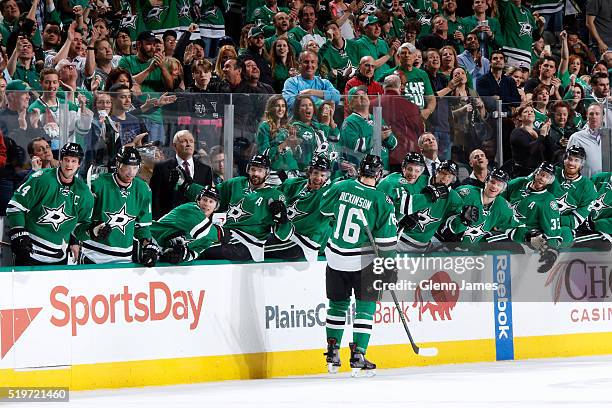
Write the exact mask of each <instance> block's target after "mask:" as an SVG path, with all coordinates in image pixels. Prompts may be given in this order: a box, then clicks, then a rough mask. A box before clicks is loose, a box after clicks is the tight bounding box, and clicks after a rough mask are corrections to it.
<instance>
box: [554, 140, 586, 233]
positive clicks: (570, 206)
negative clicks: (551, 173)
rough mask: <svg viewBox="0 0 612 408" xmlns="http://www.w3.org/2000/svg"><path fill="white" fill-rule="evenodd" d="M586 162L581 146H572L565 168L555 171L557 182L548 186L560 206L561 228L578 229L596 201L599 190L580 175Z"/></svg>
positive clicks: (567, 152) (564, 164)
mask: <svg viewBox="0 0 612 408" xmlns="http://www.w3.org/2000/svg"><path fill="white" fill-rule="evenodd" d="M585 160H586V152H585V150H584V148H583V147H581V146H576V145H573V146H570V147H568V148H567V150H566V151H565V156H564V158H563V168H556V169H555V181H553V182H552V184H550V185H549V186H548V191H550V192H551V193H552V195H554V196H555V198H556V199H557V204H559V212H560V213H561V226H562V227H569V228H570V229H571V230H575V229H576V228H578V226H579V225H580V224H582V223H583V222H584V220H585V219H586V217H587V216H588V215H589V206H590V205H591V203H592V202H593V200H595V198H596V194H597V190H595V186H594V185H593V182H592V181H591V180H590V179H589V178H587V177H583V176H582V175H581V174H580V170H581V169H582V166H583V164H584V161H585Z"/></svg>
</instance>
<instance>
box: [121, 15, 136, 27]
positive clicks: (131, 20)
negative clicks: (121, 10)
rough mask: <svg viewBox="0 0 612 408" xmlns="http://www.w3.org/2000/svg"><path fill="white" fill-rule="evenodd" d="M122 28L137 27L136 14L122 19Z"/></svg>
mask: <svg viewBox="0 0 612 408" xmlns="http://www.w3.org/2000/svg"><path fill="white" fill-rule="evenodd" d="M121 28H131V29H133V30H135V29H136V16H132V15H129V16H127V17H124V18H123V19H122V20H121Z"/></svg>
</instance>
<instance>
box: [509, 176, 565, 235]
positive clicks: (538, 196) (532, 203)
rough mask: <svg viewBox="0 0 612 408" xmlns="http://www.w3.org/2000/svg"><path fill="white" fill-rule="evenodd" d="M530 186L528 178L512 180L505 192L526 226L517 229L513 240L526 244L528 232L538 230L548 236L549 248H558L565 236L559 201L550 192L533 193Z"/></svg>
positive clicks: (518, 217) (516, 214)
mask: <svg viewBox="0 0 612 408" xmlns="http://www.w3.org/2000/svg"><path fill="white" fill-rule="evenodd" d="M530 185H531V180H530V179H529V178H528V177H519V178H515V179H513V180H510V182H509V183H508V187H507V188H506V191H505V192H504V197H505V198H506V200H508V202H509V203H510V205H511V207H512V209H513V210H514V215H515V217H516V218H517V220H519V222H521V223H522V224H523V225H524V226H522V227H519V228H517V230H516V233H515V234H514V235H513V236H512V237H511V238H512V239H513V240H514V241H517V242H524V241H525V235H526V234H527V232H528V231H530V230H532V229H538V230H540V231H541V232H542V233H543V234H544V235H546V238H547V241H548V245H549V246H553V247H558V246H559V245H560V243H561V240H562V239H563V236H562V233H561V219H560V218H561V214H560V212H559V205H558V204H557V200H556V198H555V196H554V195H553V194H552V193H550V192H549V191H548V190H542V191H533V190H532V189H530V188H529V187H530Z"/></svg>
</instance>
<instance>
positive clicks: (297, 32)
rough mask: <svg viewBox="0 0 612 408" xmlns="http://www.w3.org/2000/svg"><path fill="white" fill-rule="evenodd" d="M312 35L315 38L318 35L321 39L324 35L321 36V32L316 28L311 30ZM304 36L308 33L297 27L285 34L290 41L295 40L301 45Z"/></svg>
mask: <svg viewBox="0 0 612 408" xmlns="http://www.w3.org/2000/svg"><path fill="white" fill-rule="evenodd" d="M313 33H314V35H315V36H316V35H319V36H321V37H322V38H325V34H323V32H322V31H321V30H319V29H318V28H316V27H315V29H314V30H313ZM306 34H308V31H306V30H304V29H303V28H302V27H300V26H297V27H293V28H292V29H291V30H289V31H288V32H287V37H289V39H290V40H295V41H297V42H299V43H300V44H301V42H302V38H304V36H305V35H306Z"/></svg>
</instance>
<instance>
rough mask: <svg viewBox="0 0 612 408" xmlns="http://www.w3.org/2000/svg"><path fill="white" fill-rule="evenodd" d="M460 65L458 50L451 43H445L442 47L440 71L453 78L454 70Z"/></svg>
mask: <svg viewBox="0 0 612 408" xmlns="http://www.w3.org/2000/svg"><path fill="white" fill-rule="evenodd" d="M458 66H459V64H458V63H457V51H455V49H454V48H453V47H451V46H450V45H445V46H444V47H442V48H440V72H441V73H442V74H444V75H445V76H446V78H448V79H451V74H452V73H453V70H454V69H455V68H457V67H458Z"/></svg>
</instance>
